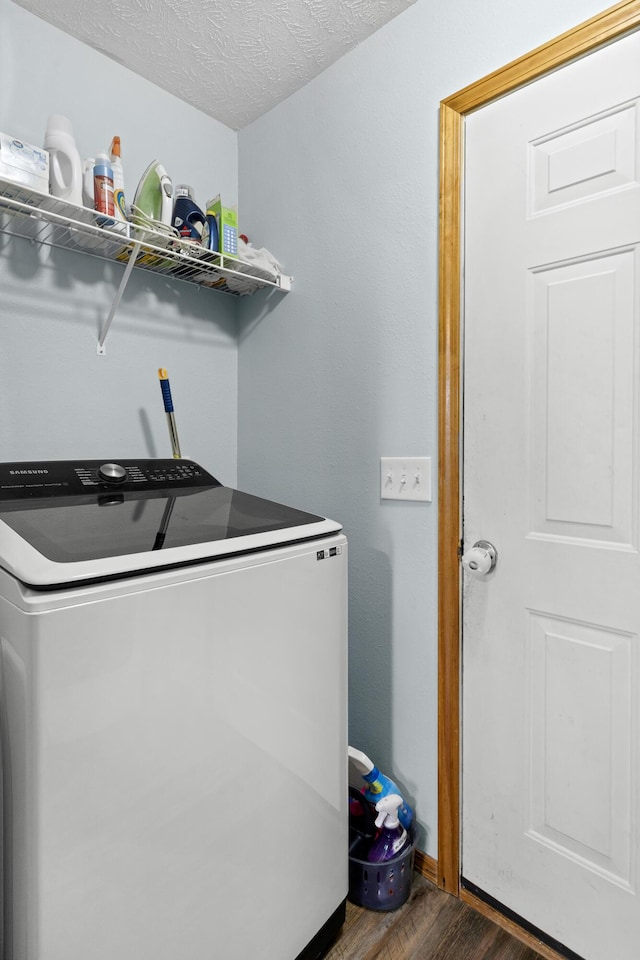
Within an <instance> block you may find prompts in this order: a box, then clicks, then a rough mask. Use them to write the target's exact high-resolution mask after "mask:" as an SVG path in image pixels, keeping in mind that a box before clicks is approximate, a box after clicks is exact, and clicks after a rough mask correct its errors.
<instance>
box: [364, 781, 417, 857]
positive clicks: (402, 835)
mask: <svg viewBox="0 0 640 960" xmlns="http://www.w3.org/2000/svg"><path fill="white" fill-rule="evenodd" d="M402 803H403V800H402V797H401V796H400V794H399V793H390V794H388V795H387V796H386V797H383V799H382V800H378V802H377V803H376V810H377V811H378V816H377V817H376V827H378V828H380V835H379V836H378V838H377V839H376V840H374V842H373V844H372V846H371V849H370V850H369V854H368V856H367V860H368V861H369V863H383V862H384V861H385V860H393V858H394V857H397V856H398V854H399V853H400V852H401V851H402V850H403V849H404V847H405V846H406V844H407V843H408V841H409V835H408V834H407V831H406V830H405V829H404V827H403V826H402V824H401V823H400V820H399V819H398V808H399V807H400V806H401V805H402Z"/></svg>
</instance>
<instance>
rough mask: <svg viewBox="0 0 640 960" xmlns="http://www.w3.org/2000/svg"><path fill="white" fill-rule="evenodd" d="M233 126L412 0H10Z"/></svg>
mask: <svg viewBox="0 0 640 960" xmlns="http://www.w3.org/2000/svg"><path fill="white" fill-rule="evenodd" d="M14 2H15V3H18V4H19V6H21V7H24V8H25V9H26V10H30V11H31V12H32V13H34V14H36V15H37V16H38V17H41V18H42V19H43V20H47V21H48V22H49V23H51V24H53V25H54V26H56V27H59V28H60V29H61V30H64V32H65V33H68V34H70V35H71V36H73V37H77V39H78V40H82V41H83V42H84V43H87V44H89V45H90V46H92V47H94V48H95V49H96V50H100V51H101V52H102V53H105V54H107V56H109V57H111V58H112V59H114V60H117V61H118V62H119V63H122V64H124V66H126V67H129V69H131V70H133V71H134V72H135V73H137V74H140V76H143V77H146V79H147V80H151V81H152V82H153V83H155V84H157V85H158V86H159V87H162V88H163V89H165V90H168V91H170V92H171V93H173V94H175V95H176V96H177V97H179V98H180V99H181V100H184V101H186V102H187V103H190V104H192V105H193V106H194V107H197V108H198V109H199V110H202V111H203V112H204V113H206V114H208V115H209V116H211V117H214V118H215V119H216V120H219V121H220V122H221V123H224V124H226V125H227V126H228V127H231V128H233V129H234V130H239V129H241V128H242V127H244V126H246V125H247V124H248V123H251V121H252V120H255V119H256V117H259V116H261V115H262V114H263V113H266V111H267V110H270V109H271V107H273V106H275V104H277V103H279V102H280V101H281V100H284V99H285V97H288V96H289V95H290V94H292V93H294V92H295V91H296V90H298V89H300V87H303V86H304V85H305V84H306V83H308V81H309V80H312V79H313V77H315V76H317V75H318V74H319V73H321V72H322V71H323V70H324V69H326V67H328V66H329V65H330V64H332V63H334V62H335V61H336V60H337V59H338V58H339V57H341V56H342V55H343V54H344V53H346V52H347V51H348V50H351V49H352V48H353V47H355V46H356V45H357V44H358V43H360V42H361V41H362V40H364V39H366V37H368V36H370V34H372V33H374V32H375V31H376V30H378V29H379V28H380V27H382V26H383V25H384V24H385V23H388V21H389V20H392V19H393V18H394V17H395V16H397V15H398V14H399V13H402V11H403V10H405V9H406V8H407V7H409V6H410V5H411V4H412V3H414V2H415V0H14Z"/></svg>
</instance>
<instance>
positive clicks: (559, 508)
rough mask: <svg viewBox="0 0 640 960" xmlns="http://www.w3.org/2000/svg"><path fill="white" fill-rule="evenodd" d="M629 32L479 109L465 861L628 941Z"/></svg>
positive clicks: (633, 455) (610, 939)
mask: <svg viewBox="0 0 640 960" xmlns="http://www.w3.org/2000/svg"><path fill="white" fill-rule="evenodd" d="M639 147H640V34H635V35H632V36H629V37H626V38H623V39H621V40H619V41H617V42H615V43H613V44H611V45H609V46H607V47H605V48H603V49H601V50H598V51H597V52H595V53H593V54H591V55H590V56H588V57H585V58H583V59H581V60H579V61H576V62H575V63H572V64H570V65H568V66H566V67H564V68H562V69H560V70H558V71H556V72H555V73H553V74H550V75H548V76H546V77H544V78H542V79H541V80H539V81H537V82H535V83H532V84H530V85H528V86H526V87H523V88H522V89H520V90H518V91H516V92H515V93H513V94H511V95H509V96H506V97H504V98H502V99H501V100H498V101H496V102H495V103H493V104H490V105H488V106H487V107H485V108H483V109H481V110H479V111H478V112H477V113H475V114H472V115H470V116H469V117H468V118H467V121H466V145H465V151H466V153H465V156H466V188H465V191H466V192H465V291H464V304H465V307H464V311H465V342H464V498H465V499H464V544H465V549H469V547H470V546H471V545H472V544H473V543H474V541H477V540H488V541H491V542H492V543H493V544H494V546H495V547H496V549H497V552H498V559H497V565H496V567H495V569H494V570H493V571H492V572H491V573H489V574H488V575H487V576H485V577H484V578H480V579H476V578H475V577H474V576H472V575H471V574H470V573H469V572H466V571H465V573H464V577H463V606H464V609H463V670H464V672H463V710H464V714H463V769H462V783H463V801H462V807H463V809H462V825H463V837H462V850H463V864H462V872H463V877H464V882H465V883H466V884H467V885H468V886H471V888H472V889H474V888H475V889H477V891H479V892H480V893H481V895H487V896H488V897H490V898H493V899H494V900H496V901H498V902H499V903H500V904H502V905H504V906H506V907H508V908H509V909H510V910H512V911H514V912H515V913H516V914H518V915H519V916H520V917H522V918H523V919H524V920H526V921H527V922H528V923H529V924H531V925H533V926H534V927H536V928H539V929H540V930H542V931H544V932H545V933H546V934H547V935H548V936H549V937H550V938H552V939H553V940H555V941H557V942H559V943H561V944H564V945H566V946H567V947H568V948H569V949H570V950H572V951H574V952H575V953H576V954H578V955H579V956H580V957H584V958H586V960H638V957H639V956H640V900H639V898H638V885H639V883H640V876H639V869H638V868H639V865H640V858H639V851H640V844H639V836H638V831H639V828H640V810H639V804H638V793H639V791H638V772H639V766H640V765H639V763H638V752H639V750H640V742H639V740H640V738H639V737H638V684H639V669H640V663H639V653H640V649H639V646H640V641H639V635H640V554H639V552H638V551H639V548H640V531H639V496H638V484H639V463H640V456H639V455H640V443H639V438H640V410H639V394H640V377H639V372H640V371H639V366H640V365H639V354H640V299H639V296H640V295H639V290H638V283H639V279H640V270H639V244H640V184H639V177H640V149H639Z"/></svg>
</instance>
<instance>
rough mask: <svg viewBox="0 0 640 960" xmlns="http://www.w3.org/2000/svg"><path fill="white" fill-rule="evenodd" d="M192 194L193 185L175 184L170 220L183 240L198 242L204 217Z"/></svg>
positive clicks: (200, 237)
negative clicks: (171, 219)
mask: <svg viewBox="0 0 640 960" xmlns="http://www.w3.org/2000/svg"><path fill="white" fill-rule="evenodd" d="M193 196H194V194H193V187H190V186H189V185H188V184H187V183H179V184H178V185H177V186H176V189H175V199H174V204H173V221H172V222H173V226H174V228H175V229H176V230H177V231H178V233H179V234H180V236H181V237H182V238H183V239H184V240H193V241H194V242H195V243H200V241H201V239H202V228H203V227H204V222H205V217H204V213H203V212H202V210H201V209H200V207H199V206H198V204H197V203H196V202H195V200H194V199H193Z"/></svg>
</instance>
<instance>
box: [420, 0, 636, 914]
mask: <svg viewBox="0 0 640 960" xmlns="http://www.w3.org/2000/svg"><path fill="white" fill-rule="evenodd" d="M639 27H640V0H622V2H620V3H617V4H616V5H615V6H613V7H609V8H608V9H607V10H605V11H604V12H603V13H601V14H598V15H597V16H595V17H592V18H591V19H590V20H587V21H585V22H584V23H581V24H580V25H579V26H577V27H575V28H574V29H573V30H569V31H568V32H567V33H563V34H561V35H560V36H559V37H556V38H555V39H554V40H551V41H550V42H548V43H545V44H544V45H543V46H541V47H537V48H536V49H535V50H533V51H531V53H528V54H526V55H525V56H524V57H520V58H519V59H518V60H514V61H512V62H511V63H508V64H507V65H506V66H504V67H502V68H501V69H500V70H496V71H495V72H494V73H491V74H489V75H488V76H486V77H483V78H482V79H481V80H478V81H477V82H476V83H473V84H471V85H470V86H468V87H465V88H464V89H463V90H460V91H458V93H455V94H453V95H452V96H451V97H448V98H447V99H446V100H443V101H442V102H441V104H440V219H439V228H440V235H439V350H438V371H439V387H438V397H439V412H438V441H439V479H438V498H439V519H438V859H437V880H438V885H439V886H440V887H441V888H442V889H443V890H446V891H448V892H449V893H452V894H454V895H455V896H459V895H460V799H461V798H460V760H461V758H460V733H461V729H460V684H461V656H460V627H461V622H460V612H461V610H460V608H461V594H460V560H459V547H460V542H461V519H462V503H461V492H462V491H461V483H460V468H461V426H462V424H461V418H460V410H461V402H460V401H461V321H462V313H461V308H462V296H461V294H462V289H461V284H462V252H463V251H462V221H461V216H462V191H463V186H464V170H463V163H464V159H463V158H464V118H465V116H466V115H467V114H469V113H471V112H472V111H474V110H477V109H478V108H480V107H483V106H485V105H486V104H488V103H490V102H491V101H492V100H495V99H496V98H497V97H500V96H503V95H504V94H506V93H510V92H511V91H513V90H515V89H517V88H518V87H520V86H523V85H524V84H525V83H530V82H531V81H532V80H536V79H537V78H539V77H541V76H543V75H544V74H546V73H549V72H550V71H552V70H554V69H556V68H557V67H560V66H563V65H564V64H566V63H568V62H569V61H570V60H574V59H576V58H577V57H581V56H584V55H585V54H587V53H589V52H591V51H592V50H594V49H595V48H596V47H599V46H602V45H603V44H605V43H609V42H610V41H612V40H615V39H617V38H619V37H620V36H622V35H623V34H625V33H630V32H632V31H634V30H637V29H638V28H639Z"/></svg>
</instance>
